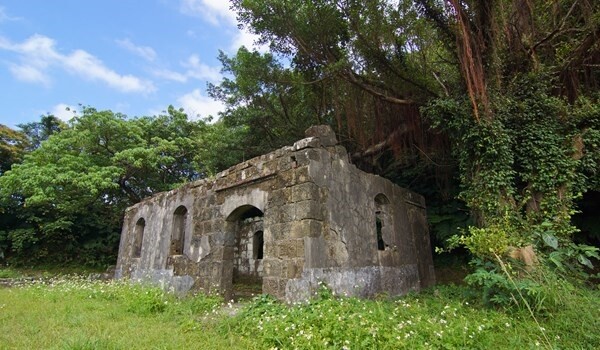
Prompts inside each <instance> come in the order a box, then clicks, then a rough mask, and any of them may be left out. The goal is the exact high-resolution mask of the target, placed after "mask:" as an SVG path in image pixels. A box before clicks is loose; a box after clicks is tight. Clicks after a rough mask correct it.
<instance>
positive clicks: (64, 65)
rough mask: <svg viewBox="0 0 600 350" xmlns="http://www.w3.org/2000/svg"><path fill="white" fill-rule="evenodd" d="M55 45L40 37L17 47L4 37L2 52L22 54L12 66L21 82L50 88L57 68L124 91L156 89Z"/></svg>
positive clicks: (0, 44) (86, 55)
mask: <svg viewBox="0 0 600 350" xmlns="http://www.w3.org/2000/svg"><path fill="white" fill-rule="evenodd" d="M55 45H56V43H55V41H54V40H53V39H51V38H48V37H46V36H43V35H38V34H36V35H33V36H31V37H29V38H28V39H27V40H25V41H24V42H22V43H16V44H15V43H11V42H10V41H9V40H7V39H5V38H2V37H0V49H4V50H8V51H12V52H15V53H17V54H19V55H20V63H19V64H16V63H12V64H10V71H11V73H12V74H13V75H14V76H15V78H17V79H19V80H23V81H28V82H38V83H42V84H45V85H47V84H49V82H50V77H49V75H48V73H47V70H48V68H49V67H51V66H57V67H59V68H61V69H63V70H64V71H66V72H68V73H71V74H74V75H77V76H79V77H81V78H84V79H88V80H92V81H101V82H103V83H105V84H107V85H108V86H110V87H112V88H115V89H116V90H119V91H122V92H139V93H151V92H154V91H155V90H156V87H155V86H154V84H153V83H152V82H150V81H147V80H143V79H140V78H138V77H135V76H133V75H121V74H119V73H117V72H115V71H114V70H112V69H110V68H108V67H107V66H106V65H104V63H103V62H102V61H101V60H99V59H98V58H96V57H95V56H93V55H91V54H89V53H88V52H86V51H83V50H75V51H73V52H72V53H69V54H62V53H61V52H59V51H58V50H57V49H56V47H55Z"/></svg>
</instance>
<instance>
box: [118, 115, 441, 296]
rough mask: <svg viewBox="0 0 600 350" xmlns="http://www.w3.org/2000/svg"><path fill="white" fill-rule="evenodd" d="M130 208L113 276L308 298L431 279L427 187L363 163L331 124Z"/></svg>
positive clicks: (180, 288) (392, 289) (391, 290)
mask: <svg viewBox="0 0 600 350" xmlns="http://www.w3.org/2000/svg"><path fill="white" fill-rule="evenodd" d="M306 136H307V137H306V138H305V139H302V140H300V141H298V142H296V143H295V144H294V145H293V146H288V147H283V148H281V149H278V150H276V151H274V152H271V153H269V154H265V155H262V156H260V157H256V158H254V159H250V160H248V161H245V162H243V163H240V164H238V165H236V166H233V167H231V168H229V169H227V170H225V171H223V172H221V173H219V174H217V175H216V176H215V177H214V178H210V179H203V180H199V181H196V182H192V183H188V184H185V185H183V186H182V187H181V188H178V189H176V190H172V191H169V192H163V193H159V194H157V195H155V196H153V197H150V198H148V199H145V200H143V201H142V202H140V203H138V204H136V205H134V206H132V207H130V208H128V209H127V210H126V212H125V219H124V224H123V231H122V234H121V243H120V247H119V257H118V262H117V268H116V277H117V278H127V279H133V280H142V281H144V280H145V281H150V282H153V283H157V284H159V285H161V286H163V287H164V288H168V289H171V290H174V291H176V292H178V293H185V292H188V291H204V292H210V293H220V294H222V295H224V296H225V297H226V298H232V297H236V295H238V294H241V293H242V292H241V291H243V290H248V289H244V287H245V286H246V287H248V286H249V287H248V288H249V289H250V290H253V291H254V292H256V293H266V294H271V295H273V296H275V297H277V298H279V299H282V300H285V301H287V302H295V301H302V300H306V299H307V298H309V297H310V296H311V295H312V294H314V292H315V291H316V290H317V288H318V286H319V282H322V283H324V284H325V285H327V286H328V287H329V288H330V289H331V290H332V291H333V292H335V293H336V294H338V293H339V294H345V295H349V296H360V297H371V296H375V295H377V294H384V293H385V294H387V295H390V296H393V295H401V294H405V293H407V292H409V291H417V290H419V289H421V288H424V287H428V286H431V285H433V284H434V283H435V276H434V271H433V262H432V254H431V247H430V242H429V233H428V227H427V221H426V215H425V201H424V199H423V197H422V196H420V195H418V194H416V193H414V192H411V191H409V190H406V189H403V188H400V187H398V186H396V185H394V184H393V183H392V182H390V181H388V180H386V179H384V178H382V177H379V176H376V175H372V174H368V173H365V172H363V171H361V170H359V169H357V168H356V167H355V166H354V165H352V164H351V163H350V162H349V160H348V154H347V152H346V150H345V149H344V148H343V147H342V146H339V145H337V141H336V137H335V134H334V133H333V131H332V130H331V128H329V127H328V126H313V127H311V128H309V129H308V130H307V131H306Z"/></svg>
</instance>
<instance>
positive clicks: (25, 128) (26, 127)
mask: <svg viewBox="0 0 600 350" xmlns="http://www.w3.org/2000/svg"><path fill="white" fill-rule="evenodd" d="M17 126H18V127H19V129H21V132H22V133H24V134H25V135H27V138H28V139H29V148H28V149H29V150H34V149H36V148H38V147H40V144H41V143H42V141H45V140H47V139H48V138H49V137H50V136H51V135H52V134H55V133H58V132H60V131H61V130H63V129H65V128H66V127H67V125H66V124H65V123H64V122H63V121H62V120H60V119H58V118H56V117H55V116H53V115H52V114H48V115H43V116H41V117H40V121H39V122H31V123H26V124H19V125H17Z"/></svg>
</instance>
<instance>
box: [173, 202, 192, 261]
mask: <svg viewBox="0 0 600 350" xmlns="http://www.w3.org/2000/svg"><path fill="white" fill-rule="evenodd" d="M187 212H188V211H187V208H186V207H184V206H183V205H181V206H179V207H178V208H177V209H175V212H174V213H173V228H172V230H171V249H170V255H182V254H183V244H184V242H185V227H186V222H187Z"/></svg>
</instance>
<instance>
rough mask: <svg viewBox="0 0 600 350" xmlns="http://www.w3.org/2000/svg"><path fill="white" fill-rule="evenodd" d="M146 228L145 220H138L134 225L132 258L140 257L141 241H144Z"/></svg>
mask: <svg viewBox="0 0 600 350" xmlns="http://www.w3.org/2000/svg"><path fill="white" fill-rule="evenodd" d="M145 228H146V220H144V218H139V220H138V221H137V222H136V223H135V229H134V230H133V257H134V258H139V257H140V256H142V241H143V240H144V229H145Z"/></svg>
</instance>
